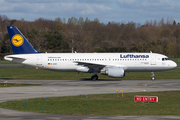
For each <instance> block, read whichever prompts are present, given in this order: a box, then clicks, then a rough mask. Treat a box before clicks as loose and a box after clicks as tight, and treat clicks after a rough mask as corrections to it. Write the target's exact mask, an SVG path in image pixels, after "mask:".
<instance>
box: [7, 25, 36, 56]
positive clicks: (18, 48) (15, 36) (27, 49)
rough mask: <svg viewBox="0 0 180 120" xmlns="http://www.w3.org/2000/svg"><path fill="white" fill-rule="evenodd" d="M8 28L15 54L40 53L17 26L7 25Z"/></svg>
mask: <svg viewBox="0 0 180 120" xmlns="http://www.w3.org/2000/svg"><path fill="white" fill-rule="evenodd" d="M7 30H8V33H9V38H10V42H11V46H12V49H13V53H14V54H34V53H39V52H38V51H37V50H35V49H34V47H33V46H32V45H31V44H30V43H29V41H28V40H27V39H26V38H25V37H24V35H23V34H22V33H21V32H20V31H19V30H18V29H17V28H16V27H15V26H7Z"/></svg>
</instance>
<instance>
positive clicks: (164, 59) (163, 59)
mask: <svg viewBox="0 0 180 120" xmlns="http://www.w3.org/2000/svg"><path fill="white" fill-rule="evenodd" d="M166 60H170V59H169V58H162V61H166Z"/></svg>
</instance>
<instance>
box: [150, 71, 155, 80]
mask: <svg viewBox="0 0 180 120" xmlns="http://www.w3.org/2000/svg"><path fill="white" fill-rule="evenodd" d="M154 76H155V75H154V72H151V80H153V81H154V80H155V77H154Z"/></svg>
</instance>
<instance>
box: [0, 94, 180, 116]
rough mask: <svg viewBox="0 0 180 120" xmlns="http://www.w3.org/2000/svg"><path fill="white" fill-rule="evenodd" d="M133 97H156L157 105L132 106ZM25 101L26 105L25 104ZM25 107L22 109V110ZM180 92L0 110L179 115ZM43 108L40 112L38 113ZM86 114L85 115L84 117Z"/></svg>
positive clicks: (11, 105) (41, 101)
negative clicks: (157, 99)
mask: <svg viewBox="0 0 180 120" xmlns="http://www.w3.org/2000/svg"><path fill="white" fill-rule="evenodd" d="M135 95H149V96H158V98H159V102H158V103H142V102H134V96H135ZM27 101H28V103H26V102H27ZM24 104H25V107H24V106H23V105H24ZM179 105H180V91H167V92H141V93H125V94H124V97H123V98H122V97H116V94H104V95H88V98H86V96H85V95H80V96H69V97H52V98H47V101H46V100H45V98H36V99H28V100H17V101H8V102H3V103H0V107H1V108H6V109H13V110H19V111H30V112H40V113H54V114H76V115H81V114H83V115H85V114H89V115H180V107H179ZM42 107H43V110H42ZM86 110H88V113H86Z"/></svg>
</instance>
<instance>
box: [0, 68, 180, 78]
mask: <svg viewBox="0 0 180 120" xmlns="http://www.w3.org/2000/svg"><path fill="white" fill-rule="evenodd" d="M179 73H180V69H179V68H175V69H173V70H169V71H163V72H155V77H156V79H179V78H180V74H179ZM91 76H92V74H90V73H79V74H78V73H77V72H57V71H48V70H42V69H38V70H36V69H35V68H0V79H90V77H91ZM98 76H99V79H114V78H110V77H108V76H105V75H100V74H98ZM150 78H151V73H150V72H130V73H126V76H125V77H124V78H121V79H150Z"/></svg>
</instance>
